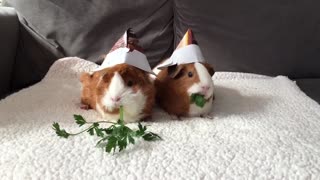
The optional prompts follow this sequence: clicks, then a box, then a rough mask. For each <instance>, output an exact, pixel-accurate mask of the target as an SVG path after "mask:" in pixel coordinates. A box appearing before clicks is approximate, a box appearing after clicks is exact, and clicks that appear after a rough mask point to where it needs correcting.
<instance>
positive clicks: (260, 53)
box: [5, 0, 320, 87]
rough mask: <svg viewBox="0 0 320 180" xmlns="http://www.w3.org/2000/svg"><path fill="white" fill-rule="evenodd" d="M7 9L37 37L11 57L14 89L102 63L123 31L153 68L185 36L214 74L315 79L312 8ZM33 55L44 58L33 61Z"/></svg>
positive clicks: (294, 4)
mask: <svg viewBox="0 0 320 180" xmlns="http://www.w3.org/2000/svg"><path fill="white" fill-rule="evenodd" d="M5 4H6V5H8V6H13V7H15V8H16V9H17V11H18V12H19V16H20V19H21V22H22V24H23V27H24V28H23V29H22V30H24V29H25V31H28V32H31V34H36V35H35V36H34V37H38V38H36V39H37V40H36V41H34V42H37V43H38V44H37V43H33V44H30V46H29V45H28V43H29V41H31V40H28V39H25V40H24V42H23V43H24V45H21V46H20V47H21V48H24V49H25V50H24V52H23V53H21V52H22V51H23V50H19V52H20V53H19V52H18V56H17V57H18V59H17V64H16V71H15V77H16V78H15V80H16V81H15V83H16V85H17V87H19V86H23V85H24V84H27V83H28V82H31V81H30V79H31V80H33V81H34V80H39V79H40V78H41V77H42V76H44V74H45V72H46V71H47V70H48V68H49V67H50V65H51V64H52V63H53V62H54V60H55V58H57V57H60V56H79V57H81V58H85V59H88V60H90V61H94V62H98V63H99V62H101V55H103V54H106V53H107V52H108V50H109V49H110V48H111V46H112V45H113V43H114V42H115V41H116V40H117V39H118V38H119V37H120V36H121V35H122V34H123V32H124V30H126V29H127V28H128V27H132V28H133V30H134V31H135V32H136V33H137V35H138V38H140V40H141V44H142V46H143V47H144V48H145V51H146V54H147V56H148V58H149V60H150V63H151V65H152V66H154V65H155V64H156V63H157V62H159V61H160V60H161V59H162V58H163V57H167V56H169V55H170V53H171V52H172V51H173V49H174V47H175V45H177V43H178V42H179V41H180V39H181V37H182V35H183V34H184V33H185V31H186V30H187V28H191V29H192V30H193V32H194V34H195V37H196V39H197V41H198V43H199V45H200V47H201V48H202V51H203V53H204V56H205V58H206V59H207V60H208V61H209V62H210V63H211V64H213V65H214V66H215V69H216V70H218V71H240V72H249V73H258V74H265V75H286V76H289V77H291V78H310V77H320V24H319V23H320V13H319V8H318V7H320V1H318V0H304V1H302V0H300V1H292V0H269V1H256V0H242V1H239V0H225V1H218V0H206V1H194V0H137V1H129V0H108V1H105V0H93V1H78V0H68V1H51V0H29V1H21V0H6V1H5ZM25 36H27V35H25ZM29 39H30V38H29ZM41 41H43V42H44V43H43V42H42V43H41ZM39 48H40V49H41V48H44V49H45V53H43V52H42V51H39V52H41V53H38V54H37V53H36V51H37V49H39ZM30 50H32V53H30ZM48 52H51V54H50V53H48ZM19 54H20V55H19ZM37 57H38V58H37ZM99 60H100V61H99ZM30 74H31V75H30Z"/></svg>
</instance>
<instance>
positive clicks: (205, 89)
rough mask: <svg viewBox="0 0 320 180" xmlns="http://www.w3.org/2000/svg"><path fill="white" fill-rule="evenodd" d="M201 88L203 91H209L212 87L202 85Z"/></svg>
mask: <svg viewBox="0 0 320 180" xmlns="http://www.w3.org/2000/svg"><path fill="white" fill-rule="evenodd" d="M201 89H202V90H203V91H208V90H209V89H210V86H201Z"/></svg>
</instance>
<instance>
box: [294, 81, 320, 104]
mask: <svg viewBox="0 0 320 180" xmlns="http://www.w3.org/2000/svg"><path fill="white" fill-rule="evenodd" d="M296 82H297V84H298V86H299V87H300V89H301V90H302V91H304V92H305V93H306V94H307V95H308V96H309V97H311V98H312V99H314V100H315V101H317V102H318V103H319V104H320V78H310V79H296Z"/></svg>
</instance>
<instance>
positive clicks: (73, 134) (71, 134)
mask: <svg viewBox="0 0 320 180" xmlns="http://www.w3.org/2000/svg"><path fill="white" fill-rule="evenodd" d="M91 128H93V125H91V126H89V127H88V128H87V129H84V130H83V131H80V132H78V133H69V135H70V136H76V135H78V134H81V133H83V132H86V131H88V130H89V129H91Z"/></svg>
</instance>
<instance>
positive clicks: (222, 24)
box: [174, 0, 320, 78]
mask: <svg viewBox="0 0 320 180" xmlns="http://www.w3.org/2000/svg"><path fill="white" fill-rule="evenodd" d="M174 2H175V3H174V4H175V8H174V9H175V12H174V13H175V14H174V15H175V18H174V27H175V44H176V45H177V43H178V42H179V40H180V39H181V37H182V36H183V34H184V33H185V31H186V30H187V28H189V27H190V28H192V30H193V31H194V34H195V36H196V39H197V40H198V43H199V44H200V46H201V47H202V50H203V53H204V56H205V57H206V58H207V59H208V60H209V61H210V62H211V63H212V64H214V65H215V66H216V69H217V70H223V71H242V72H251V73H259V74H265V75H287V76H289V77H291V78H293V77H314V76H317V77H320V61H319V59H320V23H319V22H320V13H319V7H320V1H317V0H306V1H291V0H281V1H279V0H269V1H255V0H242V1H239V0H225V1H218V0H212V1H206V2H205V3H200V2H199V1H194V0H174Z"/></svg>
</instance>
